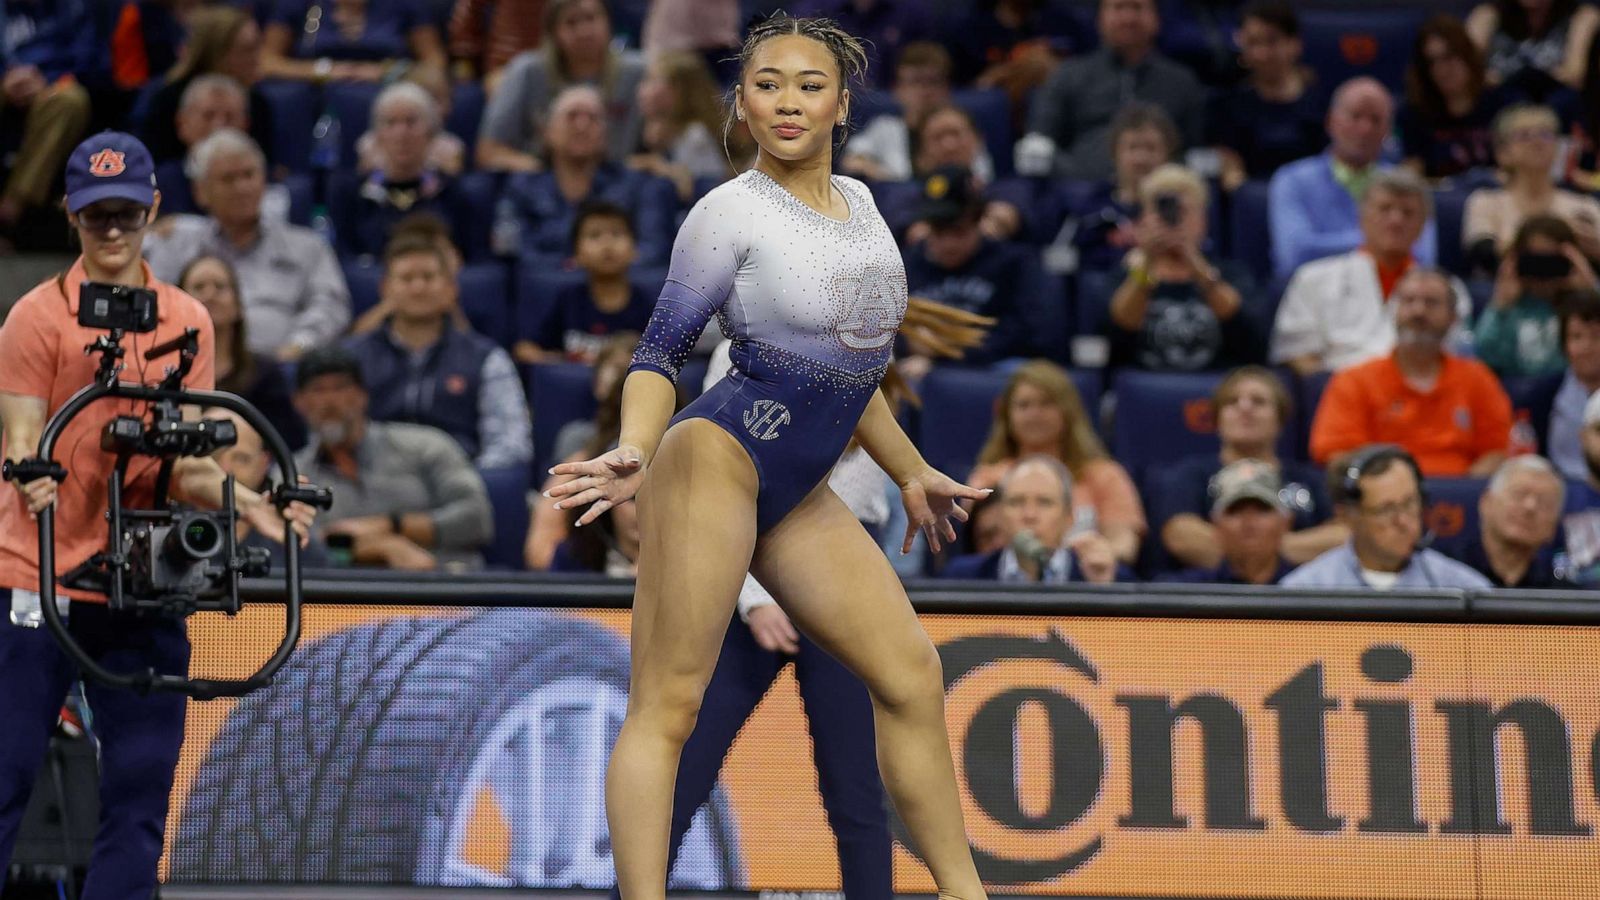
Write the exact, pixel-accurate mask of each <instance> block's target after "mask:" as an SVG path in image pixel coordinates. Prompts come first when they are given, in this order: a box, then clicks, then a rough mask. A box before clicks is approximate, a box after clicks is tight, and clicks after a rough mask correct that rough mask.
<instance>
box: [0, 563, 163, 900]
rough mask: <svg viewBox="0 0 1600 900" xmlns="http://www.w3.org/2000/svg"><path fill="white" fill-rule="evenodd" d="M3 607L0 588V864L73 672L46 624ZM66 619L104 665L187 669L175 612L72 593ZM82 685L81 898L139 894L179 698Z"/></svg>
mask: <svg viewBox="0 0 1600 900" xmlns="http://www.w3.org/2000/svg"><path fill="white" fill-rule="evenodd" d="M10 609H11V592H10V591H7V590H0V873H3V872H4V871H5V868H6V866H8V865H9V864H10V860H11V851H12V848H13V847H14V846H15V844H16V840H17V829H18V827H19V826H20V825H21V823H22V813H23V810H25V809H26V808H27V805H28V795H29V793H30V792H31V791H32V788H33V782H34V778H35V776H36V775H37V774H38V772H39V768H40V766H41V765H42V764H43V763H44V757H45V753H46V751H47V750H48V749H49V746H50V733H51V731H52V730H53V729H54V728H55V724H56V715H57V714H58V713H59V712H60V711H61V704H62V702H63V701H64V700H65V699H66V696H67V691H68V690H69V689H70V688H71V687H72V683H73V681H75V680H76V679H77V677H78V672H77V668H76V667H75V666H74V665H73V664H72V662H71V660H69V659H68V658H67V656H66V654H65V653H63V652H62V651H61V648H60V647H59V646H58V645H57V644H56V642H55V638H54V637H53V636H52V635H51V634H50V632H49V630H48V629H45V628H19V627H17V626H16V625H13V624H11V617H10V615H9V613H10ZM67 626H68V628H69V629H70V630H71V632H72V635H73V637H75V638H76V639H77V640H78V642H79V643H80V644H82V645H83V647H84V649H85V650H86V651H87V652H88V653H89V655H90V656H91V657H93V658H94V659H95V660H96V661H97V662H99V663H100V664H101V665H104V666H105V667H107V668H109V669H111V670H112V671H132V670H135V669H142V668H147V667H154V668H155V669H156V671H158V672H163V673H174V674H185V673H187V672H188V671H189V639H188V636H187V634H186V633H185V630H184V626H183V623H182V622H178V621H173V620H170V619H162V618H134V617H132V616H127V615H113V614H112V613H111V611H110V610H109V609H107V608H106V607H105V606H104V605H103V604H98V603H76V602H74V603H73V604H72V609H71V612H70V613H69V615H68V619H67ZM84 695H85V697H86V699H87V700H88V703H89V712H90V716H91V722H92V727H93V730H94V733H95V735H96V737H97V738H98V739H99V741H100V826H99V829H98V830H97V831H96V833H95V838H94V855H93V857H92V858H91V859H90V862H89V879H88V882H87V883H86V884H85V885H84V889H83V898H84V900H143V898H148V897H150V896H151V895H152V894H154V893H155V888H156V865H157V863H158V862H159V861H160V859H161V845H162V840H163V838H164V836H165V833H166V826H167V801H168V798H169V796H170V795H171V794H172V777H173V772H174V771H175V770H176V769H177V766H178V750H179V748H180V747H181V746H182V744H183V717H184V705H185V703H186V702H187V701H186V699H185V698H184V697H183V696H182V695H179V694H171V693H156V694H150V695H148V696H140V695H138V694H136V693H134V692H132V691H125V690H112V689H110V688H107V687H103V686H101V685H98V684H95V683H93V682H90V683H87V684H85V685H84Z"/></svg>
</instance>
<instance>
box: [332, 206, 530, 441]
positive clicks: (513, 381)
mask: <svg viewBox="0 0 1600 900" xmlns="http://www.w3.org/2000/svg"><path fill="white" fill-rule="evenodd" d="M450 271H451V267H450V259H449V258H448V257H447V256H446V254H445V253H444V251H443V249H442V248H441V247H440V246H439V244H438V243H437V242H435V241H432V240H429V239H427V238H425V237H421V236H417V235H408V236H401V237H398V238H396V239H394V240H393V241H390V242H389V246H388V249H387V250H385V252H384V259H383V281H382V282H381V284H380V288H379V289H380V291H381V292H382V295H383V302H384V304H385V305H386V306H387V307H388V308H389V310H390V313H389V318H388V320H387V321H386V322H385V323H384V324H383V327H381V328H379V329H377V330H375V331H371V332H368V333H367V334H363V335H361V336H359V337H354V338H350V339H348V340H347V341H346V342H345V347H346V348H347V349H348V350H349V351H350V352H351V353H352V354H354V355H355V357H356V359H357V360H358V361H359V362H360V364H361V377H362V381H364V382H365V383H366V385H367V389H368V391H369V392H370V394H371V397H372V402H371V408H370V409H369V410H368V413H369V414H370V415H371V416H372V418H374V419H377V420H379V421H383V422H415V423H418V424H421V425H431V426H433V427H434V428H438V429H440V430H442V431H444V432H445V433H446V434H448V435H450V436H451V437H453V438H455V440H456V443H458V444H460V445H461V449H462V450H464V451H466V453H467V454H468V455H469V456H470V457H472V460H473V462H474V464H476V465H477V466H478V467H479V468H482V469H492V468H499V467H503V466H526V465H528V463H529V462H531V461H532V460H533V430H532V425H531V424H530V423H529V419H528V399H527V397H526V396H525V395H524V394H523V389H522V379H521V378H519V377H518V375H517V369H516V366H514V365H512V363H511V356H510V354H508V353H506V351H505V350H504V349H502V348H501V347H500V346H499V345H498V344H496V343H495V342H494V341H492V340H490V339H489V338H487V337H484V336H483V335H481V334H479V333H477V332H475V331H472V330H471V329H469V328H461V327H459V326H457V324H456V322H455V311H456V309H457V306H456V298H457V289H456V282H455V279H454V278H452V277H451V275H450Z"/></svg>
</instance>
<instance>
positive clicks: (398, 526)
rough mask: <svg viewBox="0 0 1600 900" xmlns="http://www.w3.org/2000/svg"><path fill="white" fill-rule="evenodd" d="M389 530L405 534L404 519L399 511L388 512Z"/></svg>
mask: <svg viewBox="0 0 1600 900" xmlns="http://www.w3.org/2000/svg"><path fill="white" fill-rule="evenodd" d="M389 530H390V531H393V532H394V533H395V534H405V531H406V526H405V521H404V519H403V517H402V516H401V515H400V513H397V512H392V513H389Z"/></svg>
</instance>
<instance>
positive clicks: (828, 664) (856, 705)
mask: <svg viewBox="0 0 1600 900" xmlns="http://www.w3.org/2000/svg"><path fill="white" fill-rule="evenodd" d="M790 662H793V663H794V669H795V678H796V680H797V681H799V683H800V698H801V699H802V700H803V701H804V702H805V710H806V719H807V720H808V722H809V725H810V729H811V746H812V750H811V752H812V756H813V757H814V758H815V760H816V763H817V786H818V788H819V789H820V790H821V793H822V805H823V808H824V809H826V810H827V813H828V825H829V826H830V827H832V829H833V838H834V842H835V843H836V845H837V846H838V848H839V870H840V872H841V873H842V875H843V881H844V894H845V896H846V897H847V898H849V900H889V898H891V897H893V896H894V890H893V888H892V886H891V882H892V878H891V876H892V874H893V873H892V871H891V860H890V838H889V815H888V811H887V810H886V809H885V807H884V802H883V798H884V793H883V781H882V779H880V778H879V777H878V755H877V741H876V739H875V738H874V737H873V725H872V700H871V698H869V697H868V696H867V688H866V685H864V684H862V683H861V681H860V679H858V678H856V677H855V676H854V675H852V674H851V673H850V670H849V669H846V668H845V667H844V666H842V665H840V664H839V661H838V660H836V659H834V658H833V657H831V656H829V655H828V654H827V653H826V652H825V651H824V650H823V649H822V648H821V647H818V646H817V645H816V644H815V643H813V642H812V641H811V639H809V638H807V637H805V636H804V635H801V637H800V652H799V653H798V654H796V655H794V656H788V655H785V654H780V653H773V652H771V651H768V650H763V649H762V648H761V645H760V644H757V643H756V639H755V636H754V635H753V634H751V633H750V627H749V626H748V625H746V624H745V623H744V622H742V621H740V620H739V619H738V618H737V617H735V618H734V620H733V624H732V625H731V626H730V627H729V628H728V634H727V636H726V637H724V638H723V640H722V655H721V656H720V657H718V659H717V668H716V671H715V672H713V673H712V675H711V683H710V684H708V685H707V686H706V693H705V699H704V700H703V701H702V702H701V705H700V718H699V719H698V720H697V721H696V722H695V726H694V732H693V733H691V734H690V735H689V740H688V741H687V742H685V743H684V745H683V755H682V757H681V758H680V759H679V761H678V784H677V790H676V792H675V793H674V794H673V798H672V844H671V847H672V856H671V858H670V860H669V862H668V864H667V865H668V869H669V871H670V868H671V865H672V861H675V860H676V859H677V857H678V847H679V845H680V844H682V842H683V836H684V835H685V834H686V833H688V831H689V823H690V822H691V821H692V820H693V819H694V814H695V812H696V811H698V810H699V809H700V807H701V805H702V804H704V803H705V802H706V800H707V799H708V798H710V796H711V790H712V788H714V787H715V786H716V783H717V773H718V772H720V771H721V770H722V761H723V759H724V758H725V757H727V755H728V749H729V748H730V747H732V746H733V739H734V738H735V737H736V736H738V734H739V729H741V728H743V727H744V723H745V721H746V720H747V719H749V718H750V714H751V713H752V712H754V711H755V708H756V704H758V703H760V702H761V698H762V697H764V696H766V693H767V689H768V688H770V687H771V686H772V682H773V681H774V680H776V679H777V677H778V673H779V672H781V671H783V667H784V666H786V665H788V664H789V663H790ZM777 778H778V776H777V773H773V782H772V790H773V793H774V794H775V795H779V794H782V792H783V791H785V790H786V789H787V787H786V786H785V785H783V784H782V783H780V782H779V781H778V780H777ZM611 895H612V898H613V900H615V898H616V897H617V896H618V893H617V891H616V890H615V889H614V888H613V889H612V892H611Z"/></svg>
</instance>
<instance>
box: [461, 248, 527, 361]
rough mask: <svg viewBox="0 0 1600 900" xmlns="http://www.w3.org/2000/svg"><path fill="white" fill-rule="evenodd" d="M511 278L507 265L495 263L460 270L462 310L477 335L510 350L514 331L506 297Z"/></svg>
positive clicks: (482, 263)
mask: <svg viewBox="0 0 1600 900" xmlns="http://www.w3.org/2000/svg"><path fill="white" fill-rule="evenodd" d="M509 283H510V276H509V275H507V273H506V264H505V263H502V262H500V261H498V260H495V261H491V262H480V263H468V264H467V265H465V266H462V268H461V275H460V277H459V278H458V284H459V285H460V287H461V295H460V296H461V311H462V312H464V313H466V314H467V321H469V322H471V323H472V327H473V329H474V330H476V331H477V332H478V333H480V334H484V335H488V336H489V337H491V338H494V339H495V340H496V341H498V342H499V343H500V345H501V346H503V347H510V346H511V343H512V341H513V340H514V339H515V335H516V332H514V331H513V330H512V328H511V301H510V298H509V297H508V296H507V286H508V284H509Z"/></svg>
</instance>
